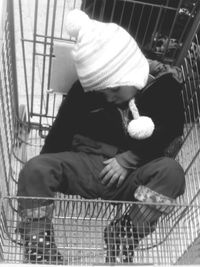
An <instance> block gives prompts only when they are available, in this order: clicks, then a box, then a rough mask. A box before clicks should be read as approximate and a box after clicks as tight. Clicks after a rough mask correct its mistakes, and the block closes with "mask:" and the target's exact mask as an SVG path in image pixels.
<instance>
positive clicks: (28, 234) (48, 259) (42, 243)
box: [17, 220, 65, 265]
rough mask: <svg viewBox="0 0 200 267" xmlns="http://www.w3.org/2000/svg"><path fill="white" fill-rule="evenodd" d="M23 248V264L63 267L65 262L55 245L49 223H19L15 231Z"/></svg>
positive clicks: (51, 227) (39, 221) (51, 226)
mask: <svg viewBox="0 0 200 267" xmlns="http://www.w3.org/2000/svg"><path fill="white" fill-rule="evenodd" d="M17 231H18V232H19V233H20V235H21V241H22V244H23V247H24V261H23V262H24V263H32V264H55V265H64V264H65V261H64V258H63V256H62V255H61V253H60V252H59V251H58V248H57V246H56V244H55V239H54V230H53V225H52V223H51V222H50V221H47V220H45V222H44V221H42V220H37V221H32V222H31V223H30V222H29V223H27V222H26V223H21V224H20V225H19V227H18V229H17Z"/></svg>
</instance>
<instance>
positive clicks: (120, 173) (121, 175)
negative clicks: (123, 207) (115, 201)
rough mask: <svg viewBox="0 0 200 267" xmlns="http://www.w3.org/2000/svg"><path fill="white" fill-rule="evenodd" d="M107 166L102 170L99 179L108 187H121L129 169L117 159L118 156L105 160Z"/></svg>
mask: <svg viewBox="0 0 200 267" xmlns="http://www.w3.org/2000/svg"><path fill="white" fill-rule="evenodd" d="M103 163H104V164H106V166H105V167H104V168H103V170H102V171H101V172H100V175H99V179H100V180H101V182H102V184H105V185H107V186H108V187H111V186H113V185H114V184H115V185H116V187H119V186H120V185H121V184H122V183H123V181H124V179H125V178H126V176H127V174H128V170H127V169H125V168H124V167H122V166H121V165H120V164H119V163H118V162H117V160H116V158H111V159H108V160H106V161H104V162H103Z"/></svg>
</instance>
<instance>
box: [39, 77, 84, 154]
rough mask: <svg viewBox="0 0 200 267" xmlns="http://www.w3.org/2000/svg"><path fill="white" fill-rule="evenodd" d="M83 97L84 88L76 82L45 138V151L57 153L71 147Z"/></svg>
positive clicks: (43, 150) (42, 151) (43, 151)
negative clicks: (78, 109) (78, 110)
mask: <svg viewBox="0 0 200 267" xmlns="http://www.w3.org/2000/svg"><path fill="white" fill-rule="evenodd" d="M82 98H83V89H82V87H81V85H80V83H79V82H76V83H75V84H74V85H73V86H72V88H71V89H70V91H69V93H68V95H67V96H66V97H65V98H64V99H63V101H62V103H61V105H60V108H59V110H58V113H57V116H56V118H55V120H54V122H53V125H52V126H51V128H50V130H49V133H48V135H47V136H46V138H45V142H44V146H43V147H42V150H41V152H40V153H41V154H43V153H57V152H62V151H66V150H69V149H70V146H71V143H72V137H73V133H74V131H75V125H76V124H75V121H76V120H77V105H80V104H81V103H80V100H81V99H82Z"/></svg>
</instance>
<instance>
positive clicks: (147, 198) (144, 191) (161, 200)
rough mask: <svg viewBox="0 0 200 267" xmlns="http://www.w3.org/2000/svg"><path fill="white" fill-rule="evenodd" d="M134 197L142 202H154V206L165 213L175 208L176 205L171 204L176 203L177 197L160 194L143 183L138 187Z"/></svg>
mask: <svg viewBox="0 0 200 267" xmlns="http://www.w3.org/2000/svg"><path fill="white" fill-rule="evenodd" d="M134 197H135V198H136V199H137V200H139V201H141V202H146V203H149V204H153V205H152V208H154V209H156V210H159V211H160V212H162V213H165V214H168V213H170V212H171V211H172V209H173V208H174V206H173V205H171V204H175V203H176V200H175V199H172V198H169V197H167V196H164V195H162V194H159V193H157V192H155V191H153V190H151V189H150V188H148V187H146V186H143V185H140V186H139V187H138V188H137V189H136V191H135V193H134ZM157 204H158V205H157ZM159 204H161V205H159ZM170 205H171V206H170Z"/></svg>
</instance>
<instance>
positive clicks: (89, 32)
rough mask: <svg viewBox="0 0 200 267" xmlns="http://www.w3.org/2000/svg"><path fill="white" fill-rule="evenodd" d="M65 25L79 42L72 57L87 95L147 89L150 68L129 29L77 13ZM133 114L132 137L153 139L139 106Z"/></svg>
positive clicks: (130, 132)
mask: <svg viewBox="0 0 200 267" xmlns="http://www.w3.org/2000/svg"><path fill="white" fill-rule="evenodd" d="M65 25H66V29H67V31H68V33H69V35H70V36H71V37H74V38H75V39H76V43H75V46H74V50H73V52H72V55H73V58H74V62H75V67H76V71H77V74H78V77H79V80H80V82H81V85H82V87H83V89H84V91H85V92H88V91H99V90H106V88H114V87H119V86H134V87H135V88H137V89H139V90H140V89H142V88H144V86H145V85H146V84H147V80H148V75H149V64H148V61H147V59H146V58H145V56H144V55H143V53H142V51H141V50H140V48H139V46H138V45H137V43H136V41H135V40H134V38H133V37H132V36H131V35H130V34H129V33H128V32H127V31H126V30H125V29H123V28H122V27H120V26H119V25H117V24H115V23H103V22H99V21H96V20H92V19H90V18H89V17H88V15H87V14H86V13H84V12H83V11H80V10H77V9H74V10H72V11H70V12H69V13H68V15H67V16H66V20H65ZM130 110H131V112H132V115H133V119H134V120H133V121H132V123H131V124H130V123H129V125H128V127H127V131H128V133H129V135H130V136H131V137H133V138H136V139H144V138H148V137H149V136H151V135H152V133H153V131H154V124H153V122H152V120H151V119H150V118H148V117H145V118H142V120H141V118H140V116H139V111H138V110H137V107H136V105H135V104H132V105H130ZM136 120H137V122H136Z"/></svg>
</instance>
